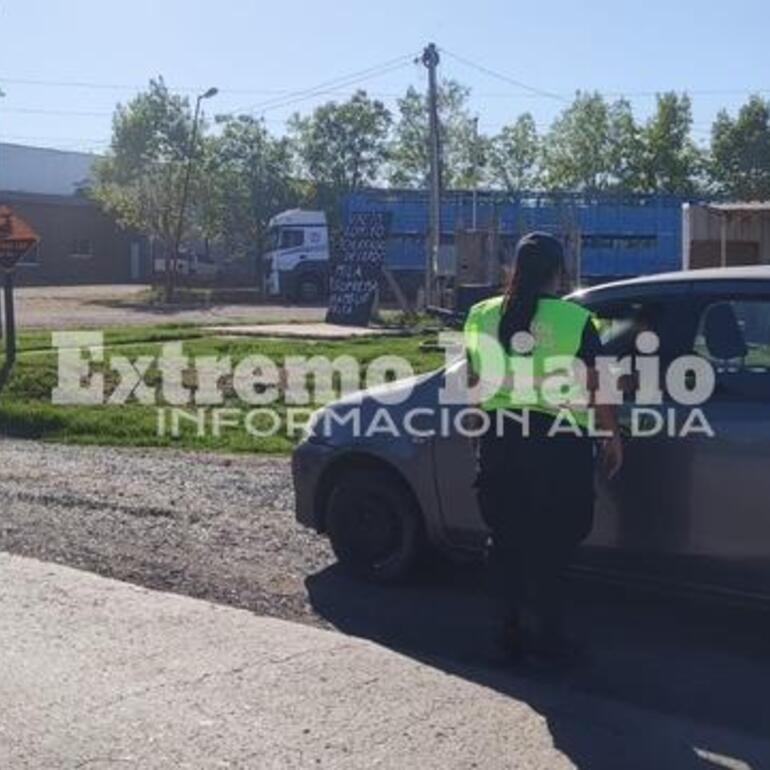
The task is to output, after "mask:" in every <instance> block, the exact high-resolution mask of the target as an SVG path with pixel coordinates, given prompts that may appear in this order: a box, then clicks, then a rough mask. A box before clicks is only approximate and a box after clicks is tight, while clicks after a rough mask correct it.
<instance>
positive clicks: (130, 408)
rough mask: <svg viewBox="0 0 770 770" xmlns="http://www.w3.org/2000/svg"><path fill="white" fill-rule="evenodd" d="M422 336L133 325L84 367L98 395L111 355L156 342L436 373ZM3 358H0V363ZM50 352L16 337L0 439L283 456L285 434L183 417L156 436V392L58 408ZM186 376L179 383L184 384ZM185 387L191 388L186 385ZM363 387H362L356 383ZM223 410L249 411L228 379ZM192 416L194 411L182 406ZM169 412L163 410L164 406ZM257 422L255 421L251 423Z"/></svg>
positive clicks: (1, 395) (111, 376) (33, 336)
mask: <svg viewBox="0 0 770 770" xmlns="http://www.w3.org/2000/svg"><path fill="white" fill-rule="evenodd" d="M428 339H429V336H428V335H416V336H404V337H371V338H367V339H350V340H332V341H326V340H317V341H316V340H301V339H297V340H293V339H280V340H278V339H255V338H243V337H232V338H222V337H211V336H207V334H206V333H205V332H204V331H203V330H202V329H200V328H198V327H196V326H192V325H160V326H135V327H125V328H115V329H109V330H107V331H106V332H105V334H104V360H105V363H104V364H101V365H100V364H96V363H92V364H91V370H92V371H93V372H102V373H103V374H104V379H105V392H106V394H107V396H109V395H110V394H111V393H112V392H113V391H114V389H115V387H116V386H117V383H118V377H117V375H116V374H115V373H114V372H112V370H111V369H110V368H109V362H110V359H111V357H112V356H114V355H120V356H125V357H127V358H128V359H130V360H135V359H136V358H137V357H139V356H153V357H155V356H157V355H158V354H159V353H160V350H161V346H162V344H163V343H166V342H172V341H181V342H182V345H183V350H184V353H185V354H186V355H188V356H191V357H196V356H217V357H219V358H222V357H230V358H231V360H232V362H233V364H234V365H235V364H237V363H238V362H239V361H240V360H242V359H243V358H244V357H246V356H249V355H254V354H261V355H266V356H269V357H270V358H271V359H272V360H273V361H275V363H276V364H277V365H278V366H279V367H280V366H281V365H282V363H283V361H284V359H285V357H286V356H308V357H309V356H316V355H320V356H326V357H328V358H330V359H335V358H337V357H338V356H340V355H352V356H353V357H355V358H356V360H357V361H359V362H360V364H361V366H362V369H363V370H364V371H365V367H366V365H367V364H369V363H370V362H371V361H373V360H374V359H375V358H377V357H379V356H382V355H391V356H392V355H395V356H400V357H402V358H405V359H406V360H408V361H409V362H410V364H411V366H412V368H413V369H414V371H415V372H425V371H430V370H431V369H435V368H437V367H438V366H440V365H441V363H442V361H443V353H442V352H440V351H435V350H433V351H430V352H424V351H422V350H421V349H420V345H421V343H423V342H425V341H426V340H428ZM1 361H2V356H0V362H1ZM57 367H58V359H57V351H56V350H54V349H52V347H51V332H50V331H31V332H25V333H22V334H21V335H20V338H19V353H18V357H17V361H16V365H15V367H14V369H13V372H12V373H11V376H10V378H9V380H8V382H7V384H6V385H5V388H4V389H3V390H2V392H0V435H4V436H14V437H23V438H35V439H41V440H46V441H56V442H63V443H72V444H100V445H112V446H173V447H179V448H184V449H201V450H217V451H228V452H288V451H290V450H291V448H292V446H293V444H294V442H295V440H296V439H295V438H292V437H288V436H286V434H285V431H284V432H281V433H280V434H279V435H275V436H266V437H257V436H253V435H251V434H249V432H248V431H246V430H245V429H244V428H243V427H237V428H231V429H224V430H222V432H221V435H220V436H214V435H212V432H211V431H210V430H207V431H206V433H205V435H204V436H202V437H199V436H198V435H197V429H196V426H195V425H194V424H193V423H192V421H187V420H182V421H181V423H180V428H181V433H180V435H179V436H178V437H174V436H171V435H169V432H166V434H165V435H158V412H159V410H161V408H163V407H167V406H168V405H167V404H166V403H165V402H164V401H163V397H162V394H161V393H160V388H157V393H158V396H157V402H156V403H154V404H152V405H146V404H141V403H139V402H138V401H137V400H136V399H135V398H133V397H132V399H131V400H129V401H128V402H127V403H125V404H122V405H107V404H104V405H103V404H100V405H96V406H81V405H77V406H64V405H56V404H54V403H52V398H51V394H52V390H53V388H54V387H55V386H56V384H57ZM186 379H187V378H185V380H186ZM145 381H146V382H147V383H148V385H151V386H157V385H158V383H159V381H160V374H159V372H158V370H157V368H156V367H155V366H151V367H150V369H149V370H148V372H147V375H146V377H145ZM186 384H188V385H192V386H193V387H194V386H195V381H194V378H193V380H191V381H189V382H187V381H186ZM361 384H362V385H363V382H362V383H361ZM224 391H225V403H224V404H222V405H221V406H224V407H227V408H240V409H243V410H244V412H248V411H249V410H250V409H254V408H255V407H254V406H252V405H249V404H247V403H244V402H242V401H241V400H240V399H239V398H238V396H237V394H236V393H235V391H234V390H233V388H232V385H231V384H230V385H229V386H228V383H227V380H226V379H225V381H224ZM271 407H273V408H275V409H276V410H277V411H278V413H279V414H281V415H283V414H285V411H286V408H287V407H286V404H285V403H284V401H283V397H282V396H281V397H279V399H278V400H277V401H276V402H274V403H273V404H271ZM181 408H183V409H185V410H186V411H188V412H189V413H190V414H193V413H194V412H195V410H196V409H197V407H196V406H195V405H194V404H188V405H185V406H184V407H181ZM163 411H164V412H165V413H166V414H167V415H168V414H169V411H168V409H163ZM259 423H260V421H259V420H257V424H259Z"/></svg>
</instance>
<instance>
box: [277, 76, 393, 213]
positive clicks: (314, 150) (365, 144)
mask: <svg viewBox="0 0 770 770" xmlns="http://www.w3.org/2000/svg"><path fill="white" fill-rule="evenodd" d="M390 124H391V115H390V112H389V111H388V109H387V108H386V107H385V105H384V104H383V103H382V102H380V101H378V100H376V99H370V98H369V97H368V96H367V95H366V92H365V91H357V92H356V93H355V94H353V96H352V97H351V98H350V99H348V100H347V101H346V102H328V103H327V104H323V105H321V106H320V107H317V108H316V109H315V110H314V111H313V112H312V113H311V114H310V115H307V116H304V117H303V116H300V115H294V116H293V117H292V118H291V119H290V121H289V133H290V136H291V138H292V141H293V144H294V147H295V149H296V153H297V158H298V161H299V172H300V174H301V175H302V176H304V177H306V178H307V179H309V180H310V181H311V182H312V183H313V184H314V185H315V186H316V188H317V189H318V190H319V192H320V193H321V194H322V195H323V194H326V195H332V196H333V198H334V199H336V198H337V197H338V196H339V195H340V194H342V193H345V192H351V191H353V190H357V189H359V188H361V187H364V186H367V185H371V184H373V183H374V182H376V181H377V180H378V179H379V178H380V175H381V171H382V168H383V164H384V162H385V159H386V155H387V149H388V146H387V139H388V132H389V130H390Z"/></svg>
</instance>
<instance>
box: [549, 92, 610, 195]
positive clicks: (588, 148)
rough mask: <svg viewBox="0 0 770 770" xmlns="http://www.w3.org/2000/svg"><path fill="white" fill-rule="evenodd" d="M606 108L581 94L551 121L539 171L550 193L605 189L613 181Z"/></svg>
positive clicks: (590, 95)
mask: <svg viewBox="0 0 770 770" xmlns="http://www.w3.org/2000/svg"><path fill="white" fill-rule="evenodd" d="M610 124H611V120H610V108H609V106H608V105H607V102H606V101H605V100H604V97H602V95H601V94H599V93H581V92H578V94H577V95H576V96H575V100H574V101H573V102H572V104H571V105H569V107H567V108H566V109H565V110H564V111H563V112H562V113H561V114H560V115H559V116H558V117H557V118H556V120H555V121H554V122H553V125H552V126H551V130H550V131H549V132H548V135H547V136H546V138H545V141H544V143H543V172H544V179H545V183H546V186H547V187H548V188H550V189H553V190H587V191H596V190H603V189H607V188H608V187H610V186H611V185H612V182H613V168H612V153H613V145H612V138H611V133H610Z"/></svg>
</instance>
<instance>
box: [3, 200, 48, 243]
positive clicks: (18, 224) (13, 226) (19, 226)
mask: <svg viewBox="0 0 770 770" xmlns="http://www.w3.org/2000/svg"><path fill="white" fill-rule="evenodd" d="M39 240H40V237H39V236H38V234H37V233H36V232H35V231H34V230H33V229H32V228H31V227H30V226H29V225H28V224H27V223H26V222H25V221H24V220H23V219H22V218H21V217H19V216H18V215H17V214H14V213H13V210H12V209H11V207H10V206H0V243H2V242H3V241H27V242H31V243H37V241H39Z"/></svg>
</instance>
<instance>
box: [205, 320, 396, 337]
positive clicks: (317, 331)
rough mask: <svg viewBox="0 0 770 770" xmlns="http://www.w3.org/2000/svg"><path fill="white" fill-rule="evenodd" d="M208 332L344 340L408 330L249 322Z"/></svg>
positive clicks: (216, 328)
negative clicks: (248, 323)
mask: <svg viewBox="0 0 770 770" xmlns="http://www.w3.org/2000/svg"><path fill="white" fill-rule="evenodd" d="M204 331H205V332H208V333H209V334H216V335H217V336H222V337H279V338H281V337H288V338H293V339H306V340H346V339H350V338H352V337H394V336H395V337H398V336H402V337H403V336H404V335H406V334H407V333H408V332H407V331H405V330H404V329H390V328H384V327H381V326H343V325H341V324H330V323H324V322H320V323H282V324H251V325H249V326H243V325H241V326H207V327H205V328H204Z"/></svg>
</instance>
